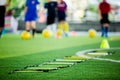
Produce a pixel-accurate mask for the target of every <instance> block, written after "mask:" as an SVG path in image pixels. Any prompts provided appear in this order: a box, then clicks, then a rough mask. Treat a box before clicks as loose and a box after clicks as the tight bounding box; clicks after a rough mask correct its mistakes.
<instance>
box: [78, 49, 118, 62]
mask: <svg viewBox="0 0 120 80" xmlns="http://www.w3.org/2000/svg"><path fill="white" fill-rule="evenodd" d="M115 49H120V48H110V49H89V50H84V51H79V52H77V53H76V55H77V56H82V57H86V58H88V59H95V60H105V61H110V62H117V63H120V60H113V59H105V58H93V57H89V56H86V55H84V54H85V53H89V52H90V51H95V50H113V51H114V50H115Z"/></svg>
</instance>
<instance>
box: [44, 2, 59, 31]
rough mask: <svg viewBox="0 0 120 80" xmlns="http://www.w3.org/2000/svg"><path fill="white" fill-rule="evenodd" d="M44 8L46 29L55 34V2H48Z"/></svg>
mask: <svg viewBox="0 0 120 80" xmlns="http://www.w3.org/2000/svg"><path fill="white" fill-rule="evenodd" d="M44 8H45V9H47V29H48V30H51V31H53V33H55V32H56V27H57V26H56V24H55V17H56V8H57V2H56V1H52V0H48V1H47V3H45V5H44Z"/></svg>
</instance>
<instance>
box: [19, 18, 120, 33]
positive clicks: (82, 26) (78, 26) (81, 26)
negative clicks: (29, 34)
mask: <svg viewBox="0 0 120 80" xmlns="http://www.w3.org/2000/svg"><path fill="white" fill-rule="evenodd" d="M69 26H70V31H73V30H75V31H88V30H89V29H91V28H93V29H95V30H97V31H100V23H99V22H84V23H75V22H69ZM36 28H37V32H41V31H42V30H43V29H45V28H46V24H45V23H36ZM18 30H25V22H24V21H22V20H19V25H18ZM109 31H110V32H120V22H111V24H110V29H109Z"/></svg>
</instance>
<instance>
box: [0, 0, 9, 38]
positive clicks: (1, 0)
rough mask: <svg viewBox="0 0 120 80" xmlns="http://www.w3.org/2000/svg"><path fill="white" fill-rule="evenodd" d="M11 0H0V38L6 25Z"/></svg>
mask: <svg viewBox="0 0 120 80" xmlns="http://www.w3.org/2000/svg"><path fill="white" fill-rule="evenodd" d="M10 2H11V0H8V2H7V0H0V38H1V36H2V30H3V28H4V25H5V11H6V6H8V5H10Z"/></svg>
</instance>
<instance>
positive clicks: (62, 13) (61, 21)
mask: <svg viewBox="0 0 120 80" xmlns="http://www.w3.org/2000/svg"><path fill="white" fill-rule="evenodd" d="M57 10H58V29H60V30H62V31H63V32H64V35H65V36H68V31H69V25H68V23H67V22H66V11H67V4H66V3H65V1H64V0H58V9H57Z"/></svg>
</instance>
